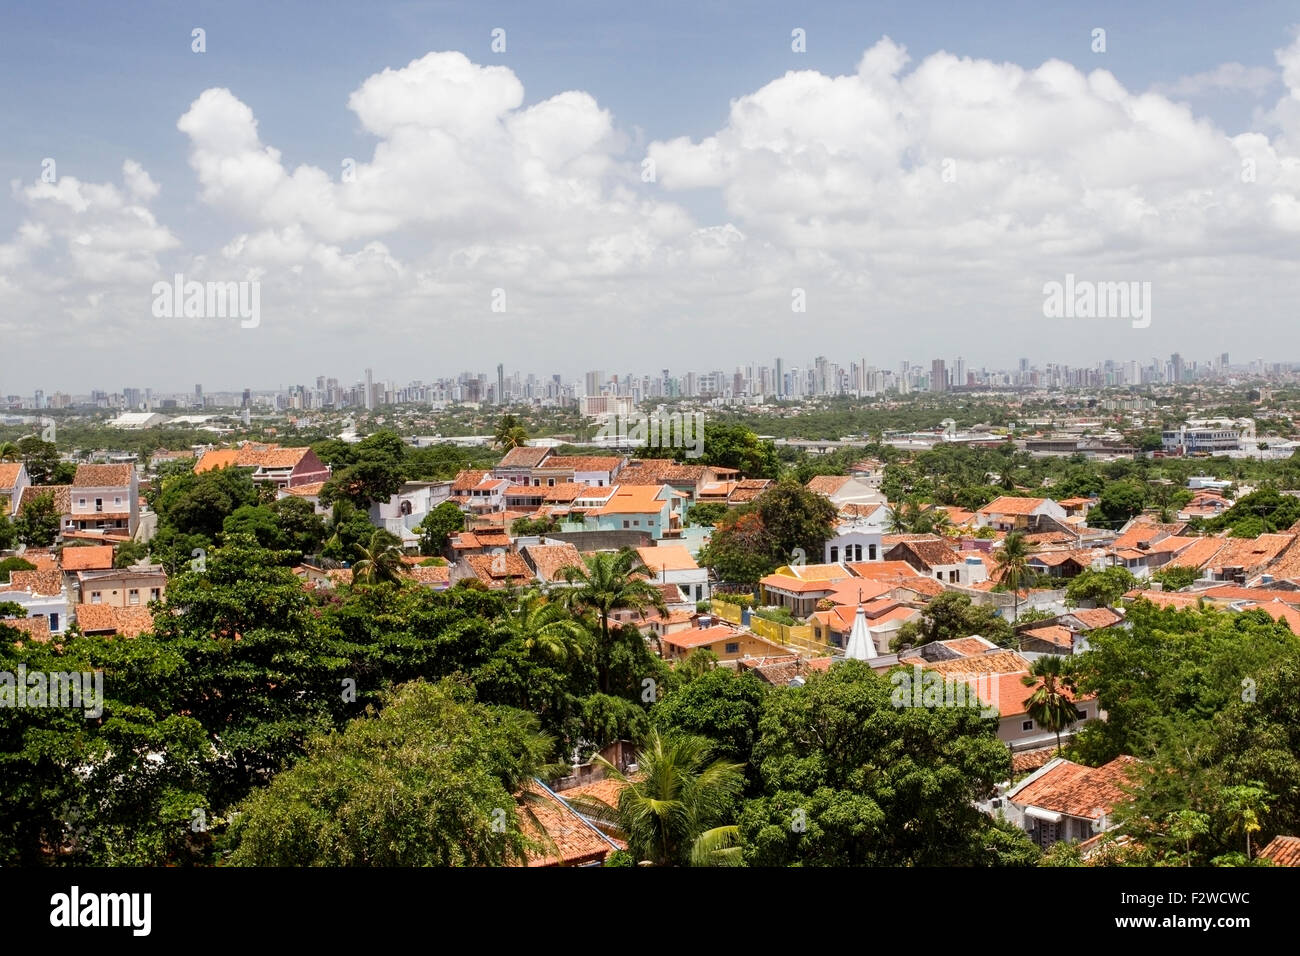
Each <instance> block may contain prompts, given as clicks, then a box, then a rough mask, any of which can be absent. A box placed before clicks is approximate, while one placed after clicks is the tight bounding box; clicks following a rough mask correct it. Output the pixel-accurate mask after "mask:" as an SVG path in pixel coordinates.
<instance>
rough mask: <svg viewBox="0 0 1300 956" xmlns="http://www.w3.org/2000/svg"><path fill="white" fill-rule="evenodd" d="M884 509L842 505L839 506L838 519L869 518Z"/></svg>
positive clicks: (881, 506)
mask: <svg viewBox="0 0 1300 956" xmlns="http://www.w3.org/2000/svg"><path fill="white" fill-rule="evenodd" d="M884 507H885V506H884V505H862V504H843V505H840V517H842V518H869V517H871V516H872V515H873V514H875V513H876V512H877V511H879V510H880V509H881V508H884Z"/></svg>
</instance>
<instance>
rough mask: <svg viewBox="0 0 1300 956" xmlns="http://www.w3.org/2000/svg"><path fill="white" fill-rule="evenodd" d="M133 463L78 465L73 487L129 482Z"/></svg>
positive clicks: (99, 486) (98, 486)
mask: <svg viewBox="0 0 1300 956" xmlns="http://www.w3.org/2000/svg"><path fill="white" fill-rule="evenodd" d="M134 475H135V465H78V466H77V473H76V474H75V475H74V476H73V478H72V487H73V488H116V487H118V486H123V487H125V486H126V485H129V484H130V483H131V478H132V477H133V476H134Z"/></svg>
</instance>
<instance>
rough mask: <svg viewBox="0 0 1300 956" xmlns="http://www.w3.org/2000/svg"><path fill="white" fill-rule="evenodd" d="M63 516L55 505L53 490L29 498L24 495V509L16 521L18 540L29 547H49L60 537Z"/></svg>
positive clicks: (15, 528) (15, 527)
mask: <svg viewBox="0 0 1300 956" xmlns="http://www.w3.org/2000/svg"><path fill="white" fill-rule="evenodd" d="M62 521H63V518H62V516H61V515H60V514H59V511H58V509H57V508H56V507H55V506H54V494H53V492H48V491H47V492H45V493H44V494H39V495H36V496H35V497H34V498H30V499H28V498H27V497H26V496H24V501H23V507H22V510H21V511H19V512H18V517H17V519H15V521H14V530H15V531H16V532H17V533H18V540H19V541H21V542H22V543H23V544H25V545H27V546H28V547H33V548H48V547H50V545H52V544H54V542H55V541H56V540H57V539H58V537H59V530H60V528H61V526H62Z"/></svg>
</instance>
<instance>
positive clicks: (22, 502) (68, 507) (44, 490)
mask: <svg viewBox="0 0 1300 956" xmlns="http://www.w3.org/2000/svg"><path fill="white" fill-rule="evenodd" d="M42 495H53V496H54V510H55V511H57V512H58V513H59V514H61V515H66V514H70V513H71V512H72V486H71V485H24V486H23V490H22V492H21V493H20V494H19V496H18V511H19V512H22V511H23V510H25V509H26V508H27V507H29V506H30V505H31V503H32V502H33V501H35V500H36V499H37V498H40V497H41V496H42Z"/></svg>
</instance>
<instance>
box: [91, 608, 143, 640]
mask: <svg viewBox="0 0 1300 956" xmlns="http://www.w3.org/2000/svg"><path fill="white" fill-rule="evenodd" d="M77 625H78V626H79V627H80V628H81V632H82V633H83V634H109V633H111V634H117V635H118V636H120V637H138V636H139V635H141V634H145V633H148V632H149V631H152V630H153V615H152V614H151V613H149V609H148V608H147V607H145V606H144V605H136V606H134V607H113V606H112V605H111V604H78V605H77Z"/></svg>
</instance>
